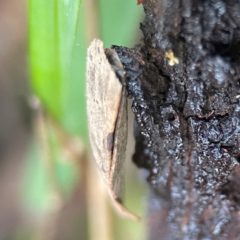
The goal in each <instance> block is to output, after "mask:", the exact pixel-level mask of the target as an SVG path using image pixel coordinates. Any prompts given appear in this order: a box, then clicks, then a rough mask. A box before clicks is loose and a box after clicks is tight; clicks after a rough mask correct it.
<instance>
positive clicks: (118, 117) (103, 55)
mask: <svg viewBox="0 0 240 240" xmlns="http://www.w3.org/2000/svg"><path fill="white" fill-rule="evenodd" d="M117 76H118V77H119V79H118V77H117ZM119 80H120V81H121V82H120V81H119ZM86 84H87V114H88V127H89V136H90V143H91V147H92V151H93V156H94V158H95V161H96V163H97V166H98V168H99V170H100V173H101V176H102V178H103V179H104V182H105V183H106V185H107V188H108V191H109V193H110V196H111V198H112V199H113V201H114V203H115V205H116V207H117V208H118V210H120V211H121V212H122V213H124V215H127V216H128V217H131V218H133V219H135V220H136V219H138V217H137V216H136V215H134V214H133V213H131V212H130V211H129V210H127V209H126V208H125V207H124V206H123V205H122V197H123V185H124V161H125V152H126V145H127V98H126V87H125V71H124V69H123V65H122V63H121V62H120V60H119V58H118V56H117V53H116V52H115V51H114V50H112V49H105V50H104V47H103V43H102V42H101V41H100V40H97V39H95V40H93V42H92V43H91V45H90V47H89V48H88V52H87V83H86Z"/></svg>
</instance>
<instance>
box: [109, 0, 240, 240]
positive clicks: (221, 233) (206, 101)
mask: <svg viewBox="0 0 240 240" xmlns="http://www.w3.org/2000/svg"><path fill="white" fill-rule="evenodd" d="M143 7H144V10H145V13H146V17H145V20H144V22H143V23H142V24H141V30H142V33H143V38H142V42H141V43H140V44H139V45H137V46H135V47H134V48H133V49H127V48H125V47H117V46H113V48H114V49H115V50H116V52H117V53H118V55H119V57H120V59H121V61H122V63H123V64H124V67H125V69H126V71H127V92H128V97H129V98H131V99H133V104H132V111H133V112H134V114H135V123H136V124H135V137H136V152H135V154H134V156H133V160H134V162H135V163H136V165H137V166H138V167H143V168H146V169H147V170H149V173H150V174H149V177H148V182H149V187H150V189H151V196H150V197H149V213H148V226H149V239H151V240H155V239H156V240H157V239H170V240H175V239H181V240H182V239H191V240H194V239H240V214H239V212H240V168H239V161H240V104H239V99H240V86H239V84H240V66H239V62H240V58H239V53H240V44H239V41H240V31H239V30H240V2H239V1H234V0H225V1H224V0H208V1H203V0H202V1H201V0H144V1H143Z"/></svg>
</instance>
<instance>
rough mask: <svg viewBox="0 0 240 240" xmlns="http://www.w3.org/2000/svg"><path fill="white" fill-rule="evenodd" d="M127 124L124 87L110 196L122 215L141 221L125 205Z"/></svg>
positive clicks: (110, 177)
mask: <svg viewBox="0 0 240 240" xmlns="http://www.w3.org/2000/svg"><path fill="white" fill-rule="evenodd" d="M127 122H128V121H127V98H126V88H125V87H124V88H123V93H122V99H121V104H120V108H119V115H118V118H117V123H116V130H115V141H114V151H113V159H112V165H111V172H110V176H109V184H110V194H111V197H112V198H113V200H114V203H115V206H116V207H117V209H118V210H119V211H120V212H121V213H122V214H124V215H125V216H127V217H129V218H132V219H134V220H136V221H139V220H140V218H139V217H138V216H137V215H135V214H134V213H132V212H131V211H130V210H128V209H127V208H126V207H125V206H124V205H123V194H124V173H125V171H124V170H125V169H124V162H125V153H126V146H127V132H128V126H127Z"/></svg>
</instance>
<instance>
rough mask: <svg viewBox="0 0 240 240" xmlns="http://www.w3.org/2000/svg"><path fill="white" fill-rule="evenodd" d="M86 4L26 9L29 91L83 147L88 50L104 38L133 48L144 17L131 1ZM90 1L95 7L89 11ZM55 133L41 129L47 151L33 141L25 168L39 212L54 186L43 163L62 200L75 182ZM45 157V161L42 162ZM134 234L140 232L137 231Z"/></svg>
mask: <svg viewBox="0 0 240 240" xmlns="http://www.w3.org/2000/svg"><path fill="white" fill-rule="evenodd" d="M87 1H89V0H83V2H82V3H81V1H80V0H41V1H39V0H29V8H28V24H29V64H30V76H31V79H30V82H31V85H32V89H33V93H34V94H35V95H36V96H37V97H38V98H39V99H40V101H41V104H42V105H43V107H44V109H45V110H46V112H47V114H48V115H49V116H51V118H53V119H54V120H55V121H56V122H57V124H58V126H60V128H62V130H63V131H64V132H65V133H66V134H67V135H68V136H72V137H73V136H75V137H76V136H77V137H78V138H80V139H81V140H82V142H83V143H84V144H85V146H87V145H88V143H87V141H88V137H87V134H88V132H87V119H86V106H85V102H86V98H85V68H86V51H87V46H88V45H89V43H90V41H91V40H92V39H93V38H94V37H99V38H100V39H101V40H103V42H104V44H105V46H106V47H109V46H110V45H111V44H114V45H123V46H128V47H131V46H133V45H134V43H135V42H136V39H138V38H139V30H138V26H139V22H140V21H141V18H142V16H143V9H142V7H141V6H137V4H136V2H135V0H121V1H119V0H112V1H108V0H95V1H94V0H92V1H89V2H87ZM90 2H91V3H93V5H94V6H95V8H91V7H89V6H90V5H89V3H90ZM94 26H96V27H97V29H96V30H97V31H96V32H93V33H92V32H91V30H94V29H91V27H93V28H94ZM54 131H55V130H54V129H52V128H51V127H50V128H49V126H46V139H45V140H46V142H47V145H48V150H47V152H44V151H42V149H41V147H39V142H38V141H36V140H33V143H32V147H31V150H30V153H29V161H28V163H27V166H26V188H25V189H26V190H25V192H24V201H25V202H27V204H28V206H30V208H32V209H38V211H40V212H41V211H45V210H46V209H48V208H49V206H48V205H49V204H51V202H50V203H49V202H48V201H49V199H48V196H49V194H51V191H53V188H51V184H50V182H51V179H49V176H48V175H49V169H48V167H49V165H48V164H50V168H51V171H50V175H51V174H52V175H54V177H53V178H54V181H55V183H56V184H57V186H60V191H61V193H62V194H63V199H68V197H69V196H70V195H71V193H72V191H73V190H74V188H75V186H76V183H77V182H78V179H79V174H78V173H77V172H76V166H75V165H74V164H70V163H71V159H70V160H69V159H65V158H67V157H65V156H63V155H62V143H61V141H60V140H59V139H58V134H57V133H56V132H54ZM40 142H41V140H40ZM46 154H47V155H49V156H48V158H49V159H50V161H51V162H50V163H46V162H45V160H44V159H45V158H46ZM69 162H70V163H69ZM29 180H30V181H29ZM133 187H134V186H133ZM55 190H56V189H55ZM133 199H134V198H133ZM132 205H134V203H132ZM134 224H135V223H134ZM127 226H128V230H127V231H128V232H129V234H130V232H131V230H130V228H131V226H132V225H131V224H130V225H129V224H128V221H127V224H126V225H125V227H127ZM123 229H124V228H123ZM131 229H132V228H131ZM125 230H126V229H125ZM133 231H134V232H135V234H136V232H138V234H142V233H141V230H140V229H139V228H138V230H137V231H136V230H135V229H134V230H133ZM138 234H137V235H136V236H134V235H133V233H131V234H130V235H131V237H130V235H129V238H128V239H138V240H139V239H140V238H139V237H140V235H138ZM120 235H122V234H120ZM123 235H124V234H123ZM116 239H117V238H116ZM119 239H123V238H119Z"/></svg>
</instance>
